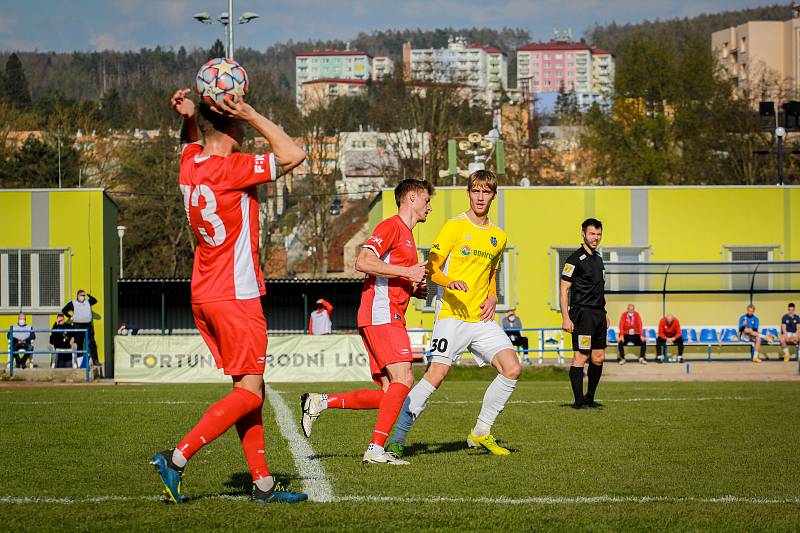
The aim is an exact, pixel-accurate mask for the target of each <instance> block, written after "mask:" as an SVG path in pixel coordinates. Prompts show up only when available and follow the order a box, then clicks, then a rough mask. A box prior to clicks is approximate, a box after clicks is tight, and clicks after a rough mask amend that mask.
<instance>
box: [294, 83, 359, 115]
mask: <svg viewBox="0 0 800 533" xmlns="http://www.w3.org/2000/svg"><path fill="white" fill-rule="evenodd" d="M366 92H367V80H360V79H352V80H351V79H340V78H320V79H318V80H311V81H306V82H304V83H303V84H302V87H301V88H300V112H301V113H303V114H304V115H307V114H308V113H309V112H310V111H311V110H312V109H315V108H317V107H327V106H328V104H329V103H330V102H331V101H332V100H334V99H336V98H339V97H340V96H361V95H363V94H366Z"/></svg>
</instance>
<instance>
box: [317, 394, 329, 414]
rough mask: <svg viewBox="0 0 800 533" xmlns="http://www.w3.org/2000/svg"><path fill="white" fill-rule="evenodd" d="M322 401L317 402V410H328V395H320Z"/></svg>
mask: <svg viewBox="0 0 800 533" xmlns="http://www.w3.org/2000/svg"><path fill="white" fill-rule="evenodd" d="M320 396H322V399H321V400H320V401H319V410H320V411H324V410H325V409H327V408H328V395H327V394H320Z"/></svg>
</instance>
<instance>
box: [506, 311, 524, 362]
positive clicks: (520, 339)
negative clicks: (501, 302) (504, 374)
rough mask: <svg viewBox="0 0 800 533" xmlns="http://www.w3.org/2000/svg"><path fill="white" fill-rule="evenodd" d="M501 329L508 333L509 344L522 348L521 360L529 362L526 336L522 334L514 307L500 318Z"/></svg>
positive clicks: (520, 322)
mask: <svg viewBox="0 0 800 533" xmlns="http://www.w3.org/2000/svg"><path fill="white" fill-rule="evenodd" d="M502 324H503V330H504V331H505V332H506V335H508V338H509V340H511V344H513V345H514V347H516V348H522V350H523V351H522V353H523V355H522V360H523V361H525V362H530V357H528V337H525V336H523V335H522V331H521V330H522V320H520V319H519V317H518V316H517V310H516V309H509V310H508V312H507V313H506V316H505V317H504V318H503V320H502Z"/></svg>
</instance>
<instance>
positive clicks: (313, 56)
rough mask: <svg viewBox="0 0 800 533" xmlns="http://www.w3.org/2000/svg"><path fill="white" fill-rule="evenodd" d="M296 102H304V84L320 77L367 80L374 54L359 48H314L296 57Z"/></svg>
mask: <svg viewBox="0 0 800 533" xmlns="http://www.w3.org/2000/svg"><path fill="white" fill-rule="evenodd" d="M294 61H295V103H296V104H297V107H298V108H299V107H301V106H302V103H303V84H304V83H306V82H309V81H314V80H319V79H345V80H357V81H367V80H369V79H370V77H371V74H372V56H370V55H369V54H368V53H366V52H361V51H359V50H314V51H311V52H303V53H300V54H297V56H296V57H295V60H294Z"/></svg>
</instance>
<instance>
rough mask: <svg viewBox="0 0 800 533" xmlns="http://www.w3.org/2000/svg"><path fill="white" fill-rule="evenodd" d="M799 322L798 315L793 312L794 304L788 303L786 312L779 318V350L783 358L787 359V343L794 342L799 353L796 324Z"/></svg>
mask: <svg viewBox="0 0 800 533" xmlns="http://www.w3.org/2000/svg"><path fill="white" fill-rule="evenodd" d="M798 324H800V316H797V315H796V314H795V312H794V304H793V303H792V304H789V308H788V309H787V310H786V314H785V315H783V318H781V350H782V351H783V360H784V361H788V360H789V345H790V344H794V345H795V346H797V350H795V352H796V353H798V354H800V334H798V331H797V329H798V328H797V326H798Z"/></svg>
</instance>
